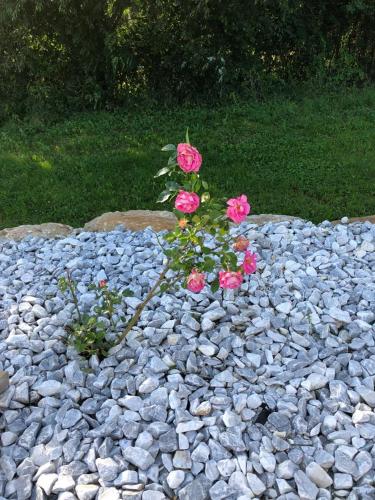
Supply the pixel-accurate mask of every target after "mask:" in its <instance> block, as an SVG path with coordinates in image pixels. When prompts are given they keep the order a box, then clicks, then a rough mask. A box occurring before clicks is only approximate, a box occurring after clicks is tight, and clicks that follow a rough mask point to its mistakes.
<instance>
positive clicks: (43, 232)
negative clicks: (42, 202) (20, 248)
mask: <svg viewBox="0 0 375 500" xmlns="http://www.w3.org/2000/svg"><path fill="white" fill-rule="evenodd" d="M72 230H73V228H72V227H71V226H67V225H66V224H59V223H57V222H46V223H45V224H35V225H24V226H18V227H10V228H5V229H3V230H2V231H0V239H1V238H6V239H8V240H22V238H26V236H35V237H38V238H56V237H58V236H61V237H64V236H67V235H68V234H70V233H71V232H72Z"/></svg>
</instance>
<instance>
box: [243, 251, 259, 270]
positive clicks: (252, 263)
mask: <svg viewBox="0 0 375 500" xmlns="http://www.w3.org/2000/svg"><path fill="white" fill-rule="evenodd" d="M242 268H243V270H244V273H245V274H252V273H255V271H256V269H257V257H256V255H255V253H251V252H249V251H247V252H245V258H244V261H243V263H242Z"/></svg>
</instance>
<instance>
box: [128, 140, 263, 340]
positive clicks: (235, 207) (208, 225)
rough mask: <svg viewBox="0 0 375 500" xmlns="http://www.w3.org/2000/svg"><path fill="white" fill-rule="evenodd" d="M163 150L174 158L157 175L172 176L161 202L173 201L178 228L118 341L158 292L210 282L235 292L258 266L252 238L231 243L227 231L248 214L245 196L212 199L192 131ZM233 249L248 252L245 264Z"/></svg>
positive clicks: (198, 289) (168, 238)
mask: <svg viewBox="0 0 375 500" xmlns="http://www.w3.org/2000/svg"><path fill="white" fill-rule="evenodd" d="M162 151H168V152H170V157H169V159H168V164H167V166H166V167H164V168H162V169H161V170H159V172H158V173H157V174H156V176H155V177H160V176H164V175H166V176H168V178H169V179H170V180H168V181H167V182H166V183H165V190H164V191H163V192H162V193H161V194H160V196H159V198H158V202H159V203H165V202H173V200H174V207H175V211H176V215H177V217H178V219H179V220H178V223H177V224H176V228H175V230H174V231H172V232H170V233H169V234H167V235H166V236H165V241H166V242H167V243H168V248H166V247H164V245H163V244H162V243H160V242H159V243H160V244H161V245H162V247H163V252H164V254H165V256H166V259H165V267H164V269H163V271H162V272H161V274H160V276H159V279H158V280H157V281H156V283H155V284H154V286H153V287H152V288H151V289H150V291H149V293H148V294H147V296H146V297H145V299H144V300H143V302H142V303H141V304H140V305H139V306H138V308H137V310H136V312H135V315H134V316H133V317H132V318H131V319H130V321H129V322H128V324H127V327H126V329H125V330H124V332H123V333H122V334H121V336H120V337H119V341H121V340H122V339H124V338H125V336H126V335H127V333H128V332H129V331H130V330H131V328H132V327H133V326H134V325H136V323H137V321H138V319H139V317H140V315H141V313H142V311H143V309H144V308H145V306H146V305H147V304H148V302H149V301H150V300H151V299H152V298H153V297H154V296H155V295H157V294H159V293H163V292H164V291H167V290H169V289H172V288H173V287H175V286H178V285H179V284H182V285H183V286H185V287H186V288H187V289H188V290H189V291H190V292H192V293H200V292H201V291H202V290H203V289H204V287H205V286H206V285H209V286H210V287H211V289H212V291H214V292H215V291H217V290H218V289H219V288H223V289H232V290H233V289H236V288H239V287H240V286H241V284H242V283H243V280H244V275H249V274H252V273H254V272H255V270H256V255H255V254H254V253H253V252H251V251H249V250H248V248H249V241H248V239H247V238H246V237H245V236H243V235H241V236H239V237H237V238H236V239H235V241H232V237H231V235H230V231H229V229H230V223H233V222H234V223H236V224H240V223H241V222H243V221H244V220H245V219H246V217H247V215H248V214H249V213H250V209H251V207H250V204H249V202H248V200H247V196H246V195H245V194H241V195H240V196H238V197H236V198H230V199H228V200H223V201H222V202H221V203H220V202H218V201H216V200H214V199H213V198H212V196H211V193H210V192H209V190H208V184H207V182H205V181H204V180H202V179H201V178H200V175H199V173H198V172H200V169H201V166H202V156H201V154H200V153H199V151H198V149H197V148H195V147H194V146H192V145H190V143H189V137H188V134H186V141H185V142H183V143H180V144H178V145H177V147H176V146H175V145H173V144H168V145H167V146H164V148H162ZM225 203H226V205H227V207H226V209H225ZM207 234H208V235H211V236H212V237H213V241H214V243H215V246H212V245H209V246H208V244H207V242H206V241H207V238H206V236H207ZM235 252H241V253H242V252H244V255H243V258H242V262H241V263H239V255H238V254H236V253H235ZM215 269H218V272H217V273H216V276H214V275H213V273H214V270H215ZM209 278H210V279H209Z"/></svg>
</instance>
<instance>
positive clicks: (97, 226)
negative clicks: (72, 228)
mask: <svg viewBox="0 0 375 500" xmlns="http://www.w3.org/2000/svg"><path fill="white" fill-rule="evenodd" d="M176 222H177V218H176V217H175V215H174V214H173V213H172V212H167V211H163V210H129V211H127V212H108V213H105V214H103V215H100V216H99V217H96V218H95V219H93V220H91V221H89V222H87V223H86V224H85V226H84V230H85V231H113V229H115V227H116V226H118V225H122V226H124V228H125V229H129V230H130V231H142V229H145V228H146V227H149V226H150V227H152V229H153V230H154V231H163V230H165V229H166V230H171V229H174V227H175V225H176Z"/></svg>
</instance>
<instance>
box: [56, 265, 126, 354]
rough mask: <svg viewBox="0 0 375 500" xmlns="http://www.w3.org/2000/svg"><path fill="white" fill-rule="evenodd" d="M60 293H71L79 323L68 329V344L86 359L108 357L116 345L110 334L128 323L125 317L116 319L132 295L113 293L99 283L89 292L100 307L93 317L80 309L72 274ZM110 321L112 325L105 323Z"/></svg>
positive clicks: (63, 279)
mask: <svg viewBox="0 0 375 500" xmlns="http://www.w3.org/2000/svg"><path fill="white" fill-rule="evenodd" d="M59 289H60V291H61V292H62V293H69V294H70V296H71V298H72V300H73V304H74V307H75V312H76V320H75V321H74V322H73V323H72V324H71V325H69V326H68V327H67V331H68V334H69V335H68V343H69V344H70V345H72V346H74V348H75V349H76V350H77V352H78V353H79V354H81V355H82V356H84V357H90V356H91V355H92V354H97V355H98V357H99V358H104V357H105V356H107V355H108V351H109V350H110V348H111V347H113V346H114V345H115V342H113V341H112V340H110V339H108V334H109V333H114V332H116V329H117V325H118V323H119V321H125V317H124V316H122V315H121V314H118V319H116V321H115V319H114V315H115V313H117V312H118V308H116V306H119V305H120V304H121V303H122V300H123V298H124V297H130V296H131V295H133V294H132V292H131V291H130V290H124V291H123V292H121V293H119V292H117V291H115V290H110V289H109V287H108V284H107V282H106V281H105V280H102V281H99V283H98V284H97V285H95V284H92V285H90V286H89V290H91V291H93V292H94V293H95V295H96V300H97V305H96V306H95V307H94V313H95V314H92V315H89V314H85V313H83V312H82V311H81V309H80V307H79V301H78V296H77V284H76V282H75V281H74V280H73V279H72V276H71V274H70V272H67V274H66V277H61V278H60V279H59ZM105 318H106V319H107V320H108V321H109V325H108V323H107V322H106V321H104V319H105Z"/></svg>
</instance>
